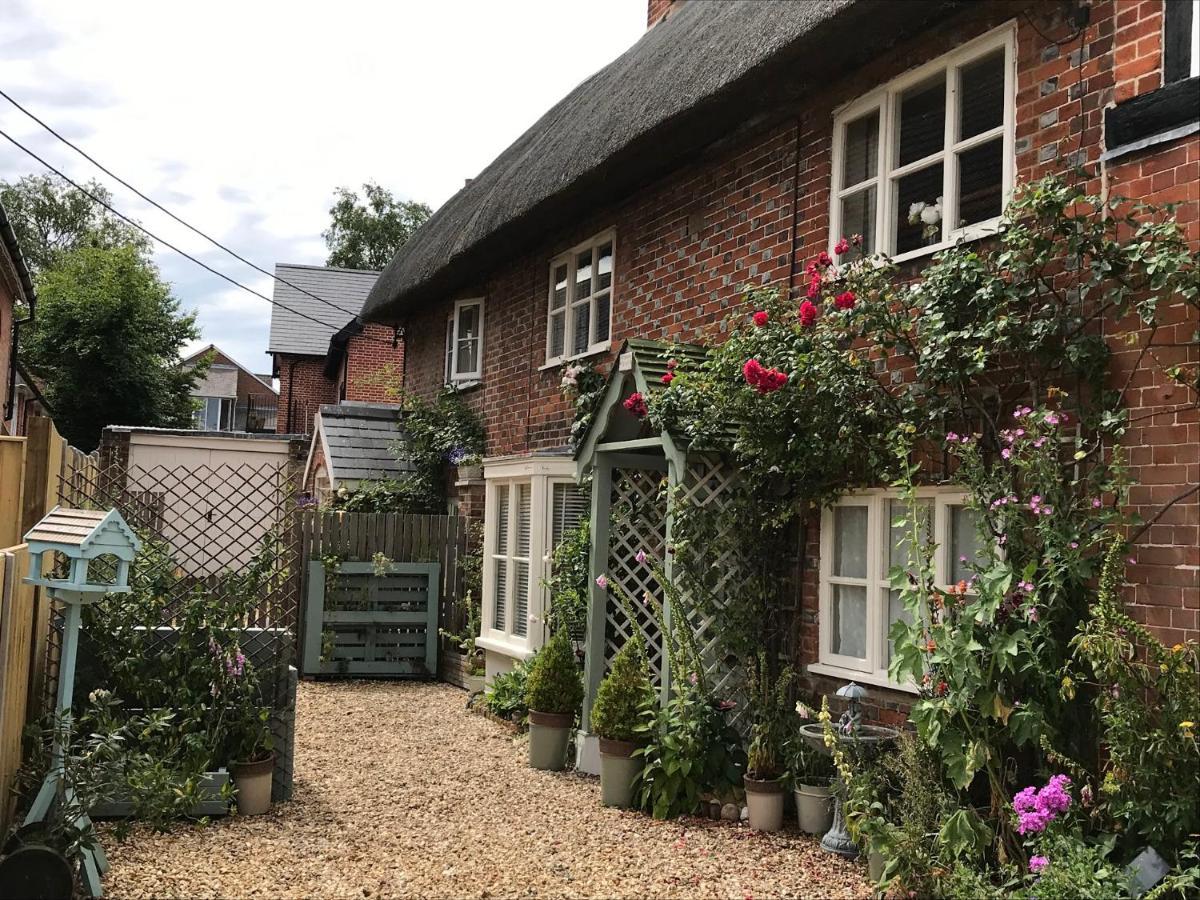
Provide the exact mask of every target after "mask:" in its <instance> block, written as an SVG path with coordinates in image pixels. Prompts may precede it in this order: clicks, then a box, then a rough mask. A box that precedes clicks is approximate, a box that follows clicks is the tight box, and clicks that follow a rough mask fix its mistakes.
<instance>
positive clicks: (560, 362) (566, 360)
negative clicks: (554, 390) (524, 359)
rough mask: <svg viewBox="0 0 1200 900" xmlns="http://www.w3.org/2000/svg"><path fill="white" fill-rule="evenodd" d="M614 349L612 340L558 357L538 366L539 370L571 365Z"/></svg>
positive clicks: (543, 370)
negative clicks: (582, 351) (585, 350)
mask: <svg viewBox="0 0 1200 900" xmlns="http://www.w3.org/2000/svg"><path fill="white" fill-rule="evenodd" d="M611 350H612V342H611V341H610V342H609V343H607V344H605V345H604V346H603V347H595V348H593V349H591V350H588V351H587V352H586V353H577V354H575V355H574V356H564V357H563V358H562V359H556V360H554V361H552V362H548V363H545V364H544V365H540V366H538V371H539V372H545V371H546V370H547V369H557V368H560V367H561V366H569V365H570V364H571V363H576V362H580V361H581V360H585V359H591V358H592V357H593V356H602V355H603V354H605V353H608V352H610V351H611Z"/></svg>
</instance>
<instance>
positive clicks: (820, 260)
mask: <svg viewBox="0 0 1200 900" xmlns="http://www.w3.org/2000/svg"><path fill="white" fill-rule="evenodd" d="M817 265H819V266H831V265H833V260H832V259H830V258H829V254H828V253H826V252H825V251H824V250H822V251H821V255H820V256H818V257H817Z"/></svg>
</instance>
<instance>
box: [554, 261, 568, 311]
mask: <svg viewBox="0 0 1200 900" xmlns="http://www.w3.org/2000/svg"><path fill="white" fill-rule="evenodd" d="M566 305H567V266H566V263H564V264H563V265H561V266H558V267H557V268H555V270H554V291H553V295H552V296H551V298H550V308H551V309H562V308H563V307H564V306H566Z"/></svg>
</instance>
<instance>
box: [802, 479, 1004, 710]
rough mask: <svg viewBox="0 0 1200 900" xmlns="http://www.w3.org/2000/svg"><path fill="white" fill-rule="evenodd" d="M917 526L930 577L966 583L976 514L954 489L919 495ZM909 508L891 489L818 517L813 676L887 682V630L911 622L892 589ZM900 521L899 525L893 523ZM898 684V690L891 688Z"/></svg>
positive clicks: (975, 553) (908, 554)
mask: <svg viewBox="0 0 1200 900" xmlns="http://www.w3.org/2000/svg"><path fill="white" fill-rule="evenodd" d="M916 507H917V516H918V521H919V522H920V523H921V529H922V532H923V534H924V536H925V540H926V541H928V540H929V539H932V540H933V542H934V544H935V548H934V552H933V560H932V561H933V568H934V572H935V580H936V582H937V584H939V585H940V586H942V587H944V588H945V587H949V586H950V585H953V584H957V583H958V582H959V581H960V580H967V581H969V580H970V578H971V566H972V565H973V564H975V563H977V562H979V561H980V544H979V540H978V535H977V531H976V517H975V512H974V511H973V510H971V509H970V508H969V507H968V506H967V505H966V498H965V496H964V495H963V494H962V493H960V492H956V491H955V492H951V491H945V490H941V489H930V490H928V491H921V492H919V493H918V497H917V500H916ZM912 521H913V519H912V518H911V516H910V515H909V508H908V506H907V504H906V501H905V500H903V499H902V498H900V497H899V496H898V495H897V494H896V493H895V492H894V491H871V492H867V493H861V494H855V495H852V496H848V497H845V498H843V499H842V500H841V501H840V502H838V503H837V505H835V506H833V507H831V508H829V509H826V510H825V512H824V513H823V515H822V518H821V569H820V610H819V621H820V628H819V631H820V646H819V662H818V663H817V664H816V665H811V666H809V668H810V669H811V670H812V671H814V672H818V673H822V674H829V675H837V676H840V677H845V678H857V679H858V680H860V681H866V682H868V683H872V684H881V685H886V684H889V682H888V675H887V669H888V665H889V664H890V663H891V657H892V646H891V642H890V641H889V639H888V632H889V630H890V629H891V627H892V624H893V623H894V622H896V621H897V620H899V619H904V620H906V621H911V619H910V618H909V616H908V613H907V611H906V610H905V608H904V604H903V603H902V601H901V599H900V592H899V591H898V590H894V589H892V587H891V585H890V583H889V580H888V572H889V570H890V569H891V568H892V567H893V566H909V565H912V564H913V562H912V550H911V546H910V543H911V542H910V541H909V540H908V538H909V535H910V533H911V524H910V523H911V522H912ZM898 522H904V523H905V524H904V525H897V523H898ZM893 686H896V685H893Z"/></svg>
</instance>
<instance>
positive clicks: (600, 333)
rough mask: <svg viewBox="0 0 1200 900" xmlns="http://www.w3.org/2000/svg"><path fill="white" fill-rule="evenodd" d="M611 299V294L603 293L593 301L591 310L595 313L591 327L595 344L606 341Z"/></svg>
mask: <svg viewBox="0 0 1200 900" xmlns="http://www.w3.org/2000/svg"><path fill="white" fill-rule="evenodd" d="M611 299H612V295H611V294H609V293H604V294H601V295H600V296H599V297H597V298H596V299H595V300H594V301H593V306H592V308H593V309H594V310H595V311H596V321H595V323H594V324H593V325H592V335H593V338H592V340H593V341H594V342H595V343H597V344H598V343H600V342H601V341H607V340H608V319H609V304H610V301H611Z"/></svg>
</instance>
